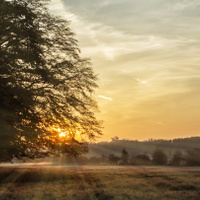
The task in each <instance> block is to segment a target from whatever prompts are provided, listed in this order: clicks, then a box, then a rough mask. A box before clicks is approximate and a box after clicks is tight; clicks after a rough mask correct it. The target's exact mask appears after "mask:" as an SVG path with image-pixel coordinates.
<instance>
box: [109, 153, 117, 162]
mask: <svg viewBox="0 0 200 200" xmlns="http://www.w3.org/2000/svg"><path fill="white" fill-rule="evenodd" d="M108 160H109V161H110V162H111V163H115V164H117V163H118V161H119V160H120V157H119V156H116V155H114V154H109V156H108Z"/></svg>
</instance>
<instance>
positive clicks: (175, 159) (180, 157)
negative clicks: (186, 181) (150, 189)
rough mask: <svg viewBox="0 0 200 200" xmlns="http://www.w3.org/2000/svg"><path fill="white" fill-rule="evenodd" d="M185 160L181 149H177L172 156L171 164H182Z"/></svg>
mask: <svg viewBox="0 0 200 200" xmlns="http://www.w3.org/2000/svg"><path fill="white" fill-rule="evenodd" d="M183 160H184V157H183V154H182V153H181V152H180V151H176V152H175V153H174V155H173V157H172V160H171V164H172V165H181V162H183Z"/></svg>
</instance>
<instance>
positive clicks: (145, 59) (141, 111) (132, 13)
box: [50, 0, 200, 140]
mask: <svg viewBox="0 0 200 200" xmlns="http://www.w3.org/2000/svg"><path fill="white" fill-rule="evenodd" d="M50 8H51V10H52V12H54V13H55V14H58V15H60V16H63V17H65V18H66V19H67V20H69V21H71V28H72V29H73V31H74V32H75V33H76V38H77V39H78V40H79V46H80V48H81V51H82V56H84V57H90V58H91V60H92V63H93V68H94V71H95V73H97V74H99V79H100V80H99V82H98V84H99V89H98V90H97V91H96V94H95V98H96V99H97V101H98V104H99V109H100V111H101V112H100V113H98V114H97V116H98V118H99V119H102V120H104V127H105V128H104V130H103V133H104V135H103V136H102V137H101V138H100V140H110V139H111V138H112V137H114V136H118V137H119V138H120V139H124V138H126V139H128V138H129V139H138V140H147V139H149V138H154V139H158V138H162V139H173V138H180V137H190V136H200V56H199V55H200V26H199V24H200V16H199V8H200V1H199V0H192V1H191V0H151V1H146V0H101V1H100V0H52V3H51V5H50Z"/></svg>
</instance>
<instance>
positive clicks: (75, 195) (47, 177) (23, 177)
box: [0, 166, 200, 200]
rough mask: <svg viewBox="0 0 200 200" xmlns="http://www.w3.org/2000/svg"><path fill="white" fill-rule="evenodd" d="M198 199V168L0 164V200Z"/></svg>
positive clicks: (199, 192)
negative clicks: (0, 165)
mask: <svg viewBox="0 0 200 200" xmlns="http://www.w3.org/2000/svg"><path fill="white" fill-rule="evenodd" d="M11 199H16V200H36V199H39V200H40V199H41V200H57V199H58V200H73V199H74V200H96V199H97V200H112V199H113V200H126V199H130V200H180V199H181V200H199V199H200V167H153V166H120V167H119V166H102V167H97V166H96V167H95V166H32V167H30V166H16V167H8V166H7V167H5V166H3V167H0V200H11Z"/></svg>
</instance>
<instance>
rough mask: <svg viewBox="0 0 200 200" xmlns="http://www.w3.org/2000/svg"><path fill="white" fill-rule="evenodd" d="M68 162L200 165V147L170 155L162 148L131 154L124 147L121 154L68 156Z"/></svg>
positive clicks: (66, 161) (66, 160)
mask: <svg viewBox="0 0 200 200" xmlns="http://www.w3.org/2000/svg"><path fill="white" fill-rule="evenodd" d="M64 162H65V163H66V164H71V163H74V164H92V165H93V164H94V165H163V166H164V165H171V166H200V149H197V148H196V149H192V150H187V151H185V152H184V153H183V152H181V151H176V152H175V153H174V154H173V155H172V156H168V155H167V154H166V153H165V152H164V151H163V150H162V149H156V150H155V151H154V152H153V154H152V155H146V154H139V155H136V156H134V155H130V154H129V153H128V151H127V150H126V149H125V148H123V149H122V151H121V155H115V154H113V153H112V154H109V155H101V156H99V157H97V156H93V157H79V158H73V157H68V158H66V159H65V161H64Z"/></svg>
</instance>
